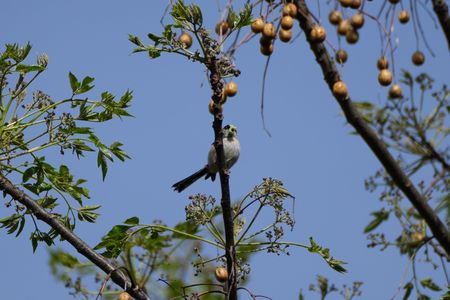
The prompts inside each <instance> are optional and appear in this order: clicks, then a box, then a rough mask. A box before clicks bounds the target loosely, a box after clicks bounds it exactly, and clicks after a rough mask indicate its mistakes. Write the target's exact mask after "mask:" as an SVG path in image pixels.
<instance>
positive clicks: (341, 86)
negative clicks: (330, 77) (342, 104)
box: [333, 80, 348, 99]
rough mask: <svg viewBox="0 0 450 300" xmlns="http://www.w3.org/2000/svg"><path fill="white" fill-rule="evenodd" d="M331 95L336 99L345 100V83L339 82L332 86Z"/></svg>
mask: <svg viewBox="0 0 450 300" xmlns="http://www.w3.org/2000/svg"><path fill="white" fill-rule="evenodd" d="M333 95H334V96H335V97H336V98H338V99H343V98H347V95H348V90H347V85H346V84H345V82H343V81H341V80H339V81H336V82H335V83H334V84H333Z"/></svg>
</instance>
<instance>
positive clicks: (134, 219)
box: [123, 217, 139, 226]
mask: <svg viewBox="0 0 450 300" xmlns="http://www.w3.org/2000/svg"><path fill="white" fill-rule="evenodd" d="M123 223H124V224H127V225H133V226H134V225H138V224H139V218H138V217H131V218H128V219H126V220H125V222H123Z"/></svg>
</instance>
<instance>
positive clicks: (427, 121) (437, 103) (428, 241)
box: [358, 70, 450, 299]
mask: <svg viewBox="0 0 450 300" xmlns="http://www.w3.org/2000/svg"><path fill="white" fill-rule="evenodd" d="M401 82H402V83H403V84H404V85H405V86H406V87H407V93H405V95H404V96H403V97H402V98H400V99H390V98H389V99H387V101H386V103H385V104H384V105H382V106H377V105H375V104H372V103H369V102H362V103H358V108H359V109H360V110H361V112H362V113H363V114H364V118H365V119H366V120H367V121H368V122H369V124H370V125H371V126H372V127H373V128H374V129H375V130H376V131H377V133H378V135H379V137H380V139H381V140H383V142H384V143H385V144H386V145H387V146H388V147H389V148H390V149H391V150H392V151H393V153H394V154H395V155H397V160H398V163H399V164H400V165H401V166H402V167H403V169H404V170H405V173H406V174H407V175H408V176H409V177H410V178H412V179H413V180H415V181H416V185H417V186H418V187H419V192H420V193H422V195H423V196H424V197H425V199H427V200H428V203H429V204H430V205H431V206H432V207H433V208H434V210H435V211H436V213H437V214H438V215H441V216H443V217H444V218H445V219H446V221H447V223H449V222H450V206H449V205H448V204H449V202H448V201H449V200H448V199H449V195H450V189H449V187H450V186H449V184H448V182H449V180H450V177H449V176H450V167H449V166H450V164H449V156H448V150H449V146H448V142H446V139H448V135H449V134H450V128H449V127H448V124H449V123H448V121H449V115H450V112H449V111H448V109H447V107H448V106H449V105H450V90H449V89H448V88H447V86H445V85H443V86H442V87H441V88H439V89H436V87H435V84H434V79H432V78H431V77H430V76H428V75H427V74H424V73H422V74H419V75H418V76H416V77H414V76H413V75H412V74H411V73H410V72H408V71H405V70H403V71H402V78H401ZM365 185H366V189H367V190H368V191H370V192H374V191H376V190H380V197H379V198H380V201H382V203H383V207H382V208H381V209H379V210H377V211H375V212H372V213H371V214H372V216H373V217H374V219H373V220H372V221H371V222H370V223H369V224H368V225H367V226H366V228H365V229H364V233H368V239H369V240H370V243H369V247H380V249H381V250H384V249H386V248H387V247H396V248H398V250H399V252H400V254H406V255H407V256H408V259H411V260H412V264H413V266H415V264H416V261H424V262H425V263H427V264H430V265H431V266H433V268H438V266H439V265H440V264H441V262H442V261H444V260H446V257H445V255H444V254H443V253H444V251H443V250H442V249H441V247H440V246H439V245H437V244H436V243H435V242H434V241H433V239H432V238H431V234H430V233H429V230H428V228H427V226H426V222H425V221H424V220H423V218H422V217H421V215H420V214H419V213H418V212H417V211H416V210H415V208H414V207H411V206H410V204H409V203H404V201H403V199H404V195H403V193H402V192H401V191H400V190H399V189H398V188H397V186H396V185H395V183H394V182H393V181H392V179H391V178H390V177H389V176H388V175H387V173H386V171H385V170H384V169H383V170H379V171H377V172H376V173H375V175H373V176H371V177H369V178H368V179H367V180H366V182H365ZM389 216H392V218H390V220H397V221H398V223H399V224H400V232H399V233H397V237H396V238H391V237H390V236H389V235H388V234H385V233H383V232H382V229H383V228H382V226H380V225H381V224H383V223H386V222H387V221H388V218H389ZM375 229H377V231H376V230H375ZM380 231H381V232H380ZM422 258H424V259H422ZM444 272H445V271H444ZM412 276H413V279H414V280H411V281H409V282H408V283H407V284H406V285H405V286H404V290H405V292H404V296H403V299H408V298H409V297H410V296H411V294H412V292H413V290H414V289H415V291H416V293H417V296H418V298H419V299H429V296H427V295H424V294H422V293H421V291H420V286H421V287H423V288H426V289H428V290H429V291H430V292H437V291H441V290H442V287H441V286H439V285H438V284H437V283H435V282H433V281H431V279H430V278H426V279H422V280H419V278H418V277H419V275H418V274H417V273H416V272H413V274H412ZM419 284H420V286H418V285H419Z"/></svg>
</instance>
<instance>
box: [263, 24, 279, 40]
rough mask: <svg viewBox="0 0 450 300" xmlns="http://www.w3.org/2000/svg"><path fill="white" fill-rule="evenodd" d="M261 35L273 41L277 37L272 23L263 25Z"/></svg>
mask: <svg viewBox="0 0 450 300" xmlns="http://www.w3.org/2000/svg"><path fill="white" fill-rule="evenodd" d="M262 34H263V36H265V37H266V38H270V39H274V38H275V37H276V36H277V32H276V30H275V26H273V24H272V23H266V24H264V28H263V31H262Z"/></svg>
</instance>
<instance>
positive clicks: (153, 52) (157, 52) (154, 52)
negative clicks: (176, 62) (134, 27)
mask: <svg viewBox="0 0 450 300" xmlns="http://www.w3.org/2000/svg"><path fill="white" fill-rule="evenodd" d="M147 51H148V56H149V57H150V58H157V57H160V56H161V49H159V48H156V47H155V46H148V47H147Z"/></svg>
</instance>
